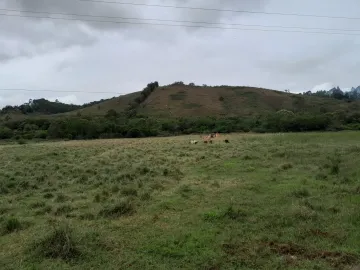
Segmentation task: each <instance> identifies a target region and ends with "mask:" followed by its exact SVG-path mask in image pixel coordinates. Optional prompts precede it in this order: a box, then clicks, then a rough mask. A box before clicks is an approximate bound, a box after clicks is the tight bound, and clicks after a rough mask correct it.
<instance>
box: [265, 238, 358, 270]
mask: <svg viewBox="0 0 360 270" xmlns="http://www.w3.org/2000/svg"><path fill="white" fill-rule="evenodd" d="M265 246H267V247H269V248H270V250H271V251H272V252H273V253H277V254H279V255H291V256H294V257H293V258H300V259H306V260H325V261H326V262H327V263H329V264H330V265H331V266H333V267H336V268H338V267H343V266H352V265H355V264H357V263H359V261H360V260H359V257H358V256H357V255H355V254H351V253H347V252H340V251H327V250H310V249H308V248H306V247H303V246H300V245H297V244H293V243H276V242H269V243H265Z"/></svg>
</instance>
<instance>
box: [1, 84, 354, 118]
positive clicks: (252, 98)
mask: <svg viewBox="0 0 360 270" xmlns="http://www.w3.org/2000/svg"><path fill="white" fill-rule="evenodd" d="M154 85H155V86H154ZM149 87H150V88H149ZM350 92H351V93H353V95H352V96H351V95H345V94H344V92H343V91H342V90H341V89H340V88H338V87H336V88H333V89H331V90H328V91H318V92H316V93H311V92H310V91H308V92H304V93H302V94H292V93H289V92H281V91H276V90H269V89H264V88H257V87H249V86H226V85H223V86H207V85H202V86H197V85H195V84H192V83H191V84H184V83H183V82H176V83H173V84H171V85H167V86H159V85H158V83H157V82H155V83H154V84H149V85H148V86H147V87H145V88H144V90H143V91H140V92H134V93H130V94H127V95H123V96H120V97H114V98H111V99H106V100H100V101H94V102H91V103H88V104H84V105H72V104H64V103H61V102H51V101H48V100H46V99H38V100H31V101H29V102H28V103H26V104H23V105H20V106H6V107H5V108H3V109H2V110H1V111H0V114H2V115H3V116H4V115H11V114H24V115H47V116H49V115H65V116H66V115H68V116H71V115H73V116H102V115H106V114H107V113H108V112H109V111H110V110H113V111H115V112H116V113H119V114H125V113H126V112H128V111H129V108H130V107H131V106H133V109H134V110H136V114H138V115H143V116H153V117H167V118H168V117H197V116H199V117H203V116H206V117H207V116H214V117H246V116H254V115H263V114H267V113H272V112H277V111H279V110H282V109H285V110H289V111H293V112H295V113H324V112H335V111H339V110H341V111H345V112H356V111H360V101H359V100H358V97H360V86H359V87H357V88H353V89H352V90H351V91H350ZM144 93H146V94H144ZM329 97H331V98H329ZM135 103H136V106H135V107H136V109H135V107H134V104H135Z"/></svg>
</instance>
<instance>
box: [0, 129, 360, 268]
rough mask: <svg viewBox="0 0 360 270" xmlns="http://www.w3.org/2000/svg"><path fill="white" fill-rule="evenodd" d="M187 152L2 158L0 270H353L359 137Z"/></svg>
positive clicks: (159, 144)
mask: <svg viewBox="0 0 360 270" xmlns="http://www.w3.org/2000/svg"><path fill="white" fill-rule="evenodd" d="M190 139H198V136H197V135H196V136H195V135H194V136H180V137H173V138H147V139H123V140H95V141H68V142H52V143H37V144H36V143H28V144H25V145H18V144H11V145H10V144H9V145H1V146H0V167H1V168H2V169H1V170H0V228H1V234H0V262H1V269H352V267H355V266H357V265H359V264H360V247H359V243H360V229H359V228H360V211H359V205H360V182H359V179H360V167H359V158H358V157H359V153H360V133H356V132H339V133H302V134H266V135H254V134H232V135H223V136H222V137H220V139H218V140H215V141H214V144H212V145H205V144H202V143H201V144H197V145H190V144H189V141H190ZM224 139H229V141H230V144H225V143H224V141H223V140H224Z"/></svg>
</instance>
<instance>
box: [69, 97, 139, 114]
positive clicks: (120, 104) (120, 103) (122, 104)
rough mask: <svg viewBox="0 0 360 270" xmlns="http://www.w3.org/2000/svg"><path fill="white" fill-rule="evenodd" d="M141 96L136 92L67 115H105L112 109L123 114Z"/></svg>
mask: <svg viewBox="0 0 360 270" xmlns="http://www.w3.org/2000/svg"><path fill="white" fill-rule="evenodd" d="M139 94H140V92H135V93H131V94H127V95H123V96H120V97H118V98H115V99H112V100H107V101H105V102H102V103H100V104H97V105H93V106H90V107H87V108H84V109H81V110H77V111H73V112H69V113H67V115H76V114H77V113H78V112H80V113H81V114H82V115H105V114H106V113H107V112H108V111H109V110H110V109H113V110H115V111H117V112H123V111H124V110H125V109H126V107H127V105H128V104H129V102H131V101H133V100H134V99H135V98H136V97H138V96H139Z"/></svg>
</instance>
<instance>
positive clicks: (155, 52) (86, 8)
mask: <svg viewBox="0 0 360 270" xmlns="http://www.w3.org/2000/svg"><path fill="white" fill-rule="evenodd" d="M140 1H141V2H143V3H149V4H165V5H179V6H180V5H181V6H201V7H206V8H220V9H238V10H253V11H267V12H284V13H287V12H296V13H313V14H319V15H330V16H349V17H358V14H357V11H358V10H359V8H360V3H359V1H358V0H348V1H347V3H346V5H345V4H342V3H341V1H338V0H318V1H316V3H315V2H314V1H312V0H303V1H293V2H292V3H291V6H290V5H289V1H288V0H256V1H255V0H246V1H243V0H241V1H240V0H222V1H220V0H197V1H193V0H137V1H136V2H140ZM324 6H327V7H328V8H327V9H326V10H324ZM0 8H9V9H29V10H34V9H35V10H39V11H49V12H61V13H81V14H94V15H106V16H122V17H141V18H159V19H168V20H189V21H207V22H214V23H216V22H222V23H239V24H262V25H283V26H299V27H322V28H345V29H357V28H358V27H357V26H356V24H354V21H351V20H332V19H319V18H312V17H306V18H302V17H291V16H270V15H269V16H268V15H262V14H248V13H229V12H210V11H200V10H185V9H166V8H155V7H142V6H122V5H115V4H100V3H89V2H81V1H76V0H61V1H60V0H42V1H40V0H18V1H14V0H7V1H5V0H0ZM0 13H1V12H0ZM9 14H10V13H9ZM11 14H13V13H11ZM14 14H15V13H14ZM169 24H170V22H169ZM239 28H242V27H239ZM243 28H250V27H243ZM359 45H360V37H358V36H340V35H320V34H301V33H282V32H279V33H276V32H257V31H242V30H224V29H202V28H195V29H193V28H191V29H190V30H189V29H186V28H182V27H164V26H151V25H147V26H146V25H122V24H105V23H94V22H86V21H57V20H48V19H31V18H18V17H4V16H0V78H1V81H0V89H1V88H30V89H55V90H56V89H59V90H70V91H71V90H80V91H84V92H85V93H74V94H73V95H72V93H68V94H64V93H46V92H40V93H37V92H36V93H26V92H24V93H19V92H13V93H12V92H0V96H1V97H2V98H0V99H1V100H0V107H1V106H2V105H6V104H19V103H21V102H23V101H26V100H28V99H29V98H40V97H45V98H53V97H65V96H71V98H73V99H74V100H76V101H77V102H88V101H91V100H96V99H101V98H105V97H112V96H114V95H117V94H89V93H86V92H87V91H88V92H95V91H104V92H107V91H109V92H116V93H128V92H132V91H138V90H141V89H142V88H143V87H144V85H146V84H147V83H148V82H150V81H154V80H158V81H159V82H160V83H161V84H168V83H171V82H174V81H179V80H183V81H185V82H195V83H198V84H202V83H205V84H208V85H213V84H228V85H252V86H262V87H266V88H271V89H279V90H281V89H290V90H291V91H292V92H295V91H304V90H309V89H312V88H313V87H314V86H316V85H319V84H323V83H328V82H331V83H333V84H335V85H340V86H342V87H351V86H356V85H359V84H360V81H359V78H358V70H359V61H356V59H359V52H358V49H357V48H358V46H359Z"/></svg>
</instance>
